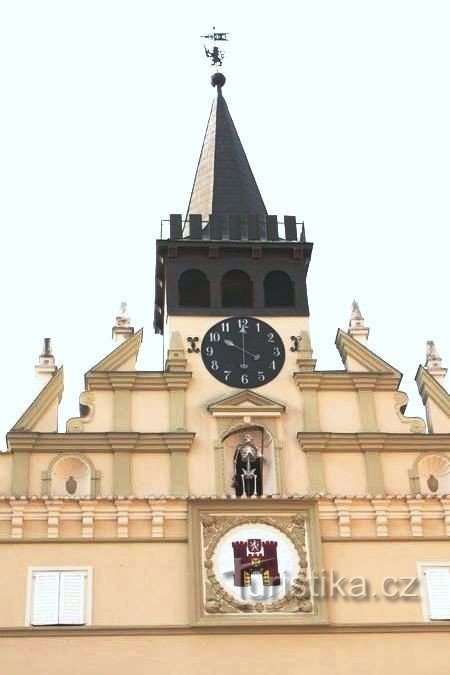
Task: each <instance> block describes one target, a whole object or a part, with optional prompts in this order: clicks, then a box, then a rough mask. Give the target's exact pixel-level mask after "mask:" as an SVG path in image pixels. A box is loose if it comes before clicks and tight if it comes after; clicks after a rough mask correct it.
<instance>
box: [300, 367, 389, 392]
mask: <svg viewBox="0 0 450 675" xmlns="http://www.w3.org/2000/svg"><path fill="white" fill-rule="evenodd" d="M399 381H400V380H399V377H398V375H396V374H395V373H392V372H361V373H355V372H347V371H345V370H328V371H327V370H316V371H313V372H296V373H294V382H295V384H296V385H297V387H298V388H299V389H300V391H305V390H315V391H361V390H363V391H364V390H365V391H396V390H397V388H398V384H399Z"/></svg>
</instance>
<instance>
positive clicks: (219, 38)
mask: <svg viewBox="0 0 450 675" xmlns="http://www.w3.org/2000/svg"><path fill="white" fill-rule="evenodd" d="M228 36H229V33H217V32H216V28H215V26H213V29H212V33H208V34H207V35H201V36H200V37H202V38H204V39H205V40H210V41H211V42H212V43H213V46H212V47H211V49H208V47H207V46H206V45H205V44H204V45H203V47H204V49H205V54H206V56H207V57H208V59H211V65H212V66H215V67H217V68H218V67H220V66H221V65H222V61H223V58H224V56H225V52H223V51H222V50H221V49H219V47H218V46H217V45H216V42H227V41H228ZM224 84H225V83H224ZM213 86H216V85H215V84H214V83H213Z"/></svg>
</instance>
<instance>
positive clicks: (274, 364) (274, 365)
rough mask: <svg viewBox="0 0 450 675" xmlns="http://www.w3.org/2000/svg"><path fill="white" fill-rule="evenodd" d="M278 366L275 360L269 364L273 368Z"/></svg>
mask: <svg viewBox="0 0 450 675" xmlns="http://www.w3.org/2000/svg"><path fill="white" fill-rule="evenodd" d="M276 367H277V366H276V363H275V361H272V362H271V364H270V365H269V368H272V370H275V369H276Z"/></svg>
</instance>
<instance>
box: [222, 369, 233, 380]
mask: <svg viewBox="0 0 450 675" xmlns="http://www.w3.org/2000/svg"><path fill="white" fill-rule="evenodd" d="M223 374H224V375H225V382H228V380H229V379H230V375H231V370H224V371H223Z"/></svg>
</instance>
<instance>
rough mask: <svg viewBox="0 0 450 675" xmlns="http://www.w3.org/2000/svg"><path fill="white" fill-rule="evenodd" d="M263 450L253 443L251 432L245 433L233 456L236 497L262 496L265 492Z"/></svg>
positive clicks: (233, 485) (233, 483)
mask: <svg viewBox="0 0 450 675" xmlns="http://www.w3.org/2000/svg"><path fill="white" fill-rule="evenodd" d="M263 461H264V458H263V456H262V451H260V450H258V448H257V447H256V445H255V444H254V443H253V437H252V436H251V434H245V435H244V440H243V442H242V443H239V445H238V446H237V447H236V450H235V452H234V457H233V465H234V476H233V482H232V487H234V489H235V491H236V497H243V496H245V497H260V496H261V495H262V493H263Z"/></svg>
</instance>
